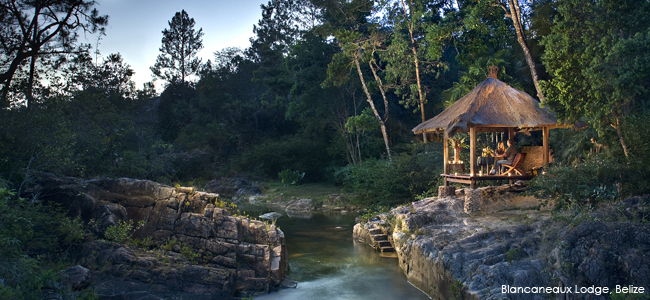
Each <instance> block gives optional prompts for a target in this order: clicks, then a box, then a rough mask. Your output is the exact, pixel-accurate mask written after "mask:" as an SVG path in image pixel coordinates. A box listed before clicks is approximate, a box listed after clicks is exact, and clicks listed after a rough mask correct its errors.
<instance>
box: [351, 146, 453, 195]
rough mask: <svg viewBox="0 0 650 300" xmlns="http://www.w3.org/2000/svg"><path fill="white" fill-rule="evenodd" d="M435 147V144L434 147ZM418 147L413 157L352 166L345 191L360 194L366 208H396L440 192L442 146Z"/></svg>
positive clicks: (415, 148)
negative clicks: (425, 195) (436, 190)
mask: <svg viewBox="0 0 650 300" xmlns="http://www.w3.org/2000/svg"><path fill="white" fill-rule="evenodd" d="M432 144H433V143H432ZM436 144H437V145H434V146H433V147H431V146H426V147H431V148H432V149H430V150H426V148H425V145H416V146H415V147H414V148H413V150H412V152H413V154H412V155H407V154H400V155H396V156H395V157H393V161H392V162H390V161H388V160H379V159H377V160H375V159H371V160H366V161H364V162H362V163H359V164H356V165H351V166H350V174H349V175H348V176H347V178H346V179H345V180H344V186H345V188H346V189H348V190H351V191H353V192H356V193H359V194H360V199H359V200H361V201H363V202H366V203H367V204H373V203H377V204H380V205H390V206H392V205H395V204H401V203H404V202H407V201H412V200H414V199H415V197H417V196H418V195H421V194H424V193H427V192H428V191H431V190H432V189H437V186H438V185H439V184H440V182H441V179H440V174H441V172H442V165H443V162H442V145H441V144H440V143H436Z"/></svg>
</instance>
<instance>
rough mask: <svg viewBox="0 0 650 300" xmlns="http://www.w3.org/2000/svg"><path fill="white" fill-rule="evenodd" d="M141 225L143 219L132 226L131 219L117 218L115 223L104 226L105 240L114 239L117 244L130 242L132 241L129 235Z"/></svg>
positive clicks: (142, 224)
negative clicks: (135, 225)
mask: <svg viewBox="0 0 650 300" xmlns="http://www.w3.org/2000/svg"><path fill="white" fill-rule="evenodd" d="M142 226H144V221H140V222H138V226H137V227H136V228H133V220H128V221H122V220H119V221H118V223H117V225H111V226H108V228H106V232H105V233H104V237H105V238H106V239H107V240H109V241H114V242H116V243H118V244H125V243H130V242H132V241H133V239H132V237H131V235H132V234H133V231H135V230H137V229H140V228H141V227H142Z"/></svg>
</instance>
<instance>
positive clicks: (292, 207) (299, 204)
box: [285, 199, 316, 218]
mask: <svg viewBox="0 0 650 300" xmlns="http://www.w3.org/2000/svg"><path fill="white" fill-rule="evenodd" d="M315 210H316V208H315V207H314V201H313V200H311V199H295V200H291V201H289V202H288V203H287V208H286V210H285V211H286V213H287V215H288V216H289V217H290V218H294V217H299V218H300V217H311V216H312V215H313V214H314V211H315Z"/></svg>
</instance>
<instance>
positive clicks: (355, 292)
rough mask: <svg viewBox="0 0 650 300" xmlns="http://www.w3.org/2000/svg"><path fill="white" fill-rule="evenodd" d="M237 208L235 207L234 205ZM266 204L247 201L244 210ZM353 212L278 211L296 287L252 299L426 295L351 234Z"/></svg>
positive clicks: (250, 211)
mask: <svg viewBox="0 0 650 300" xmlns="http://www.w3.org/2000/svg"><path fill="white" fill-rule="evenodd" d="M240 209H241V207H240ZM269 211H270V210H268V209H261V208H253V207H247V208H246V212H247V213H248V214H249V215H250V216H259V215H261V214H262V213H265V212H269ZM355 216H356V215H355V214H339V213H327V214H317V215H314V216H313V217H312V218H310V219H297V218H289V217H287V216H286V214H285V215H284V216H282V217H281V218H279V219H278V220H277V222H276V225H277V226H280V229H282V231H283V232H284V234H285V239H286V244H287V249H288V252H289V266H290V267H291V272H290V273H289V276H290V277H291V278H293V279H294V280H296V281H298V287H297V288H295V289H293V288H289V289H282V290H280V291H278V292H272V293H270V294H268V295H262V296H257V297H255V299H265V300H268V299H282V300H285V299H327V300H330V299H373V300H377V299H429V298H428V297H427V296H426V295H425V294H423V293H422V292H420V291H419V290H417V289H416V288H414V287H413V286H411V285H410V284H409V283H408V282H407V281H406V276H405V275H404V273H403V272H402V270H401V269H400V268H399V266H398V263H397V259H396V258H384V257H380V256H379V252H377V251H375V250H374V249H372V248H371V247H370V246H368V245H366V244H362V243H359V242H357V241H354V240H353V239H352V228H353V226H354V217H355Z"/></svg>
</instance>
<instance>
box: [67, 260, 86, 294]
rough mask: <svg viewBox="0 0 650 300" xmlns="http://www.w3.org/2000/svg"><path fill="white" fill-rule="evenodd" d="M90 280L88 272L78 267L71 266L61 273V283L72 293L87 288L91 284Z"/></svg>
mask: <svg viewBox="0 0 650 300" xmlns="http://www.w3.org/2000/svg"><path fill="white" fill-rule="evenodd" d="M91 278H92V276H91V275H90V270H89V269H88V268H84V267H82V266H80V265H76V266H72V267H69V268H67V269H65V270H63V271H61V283H62V284H63V285H64V286H66V287H68V288H69V289H70V290H73V291H77V290H82V289H85V288H86V287H88V285H90V283H91Z"/></svg>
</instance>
